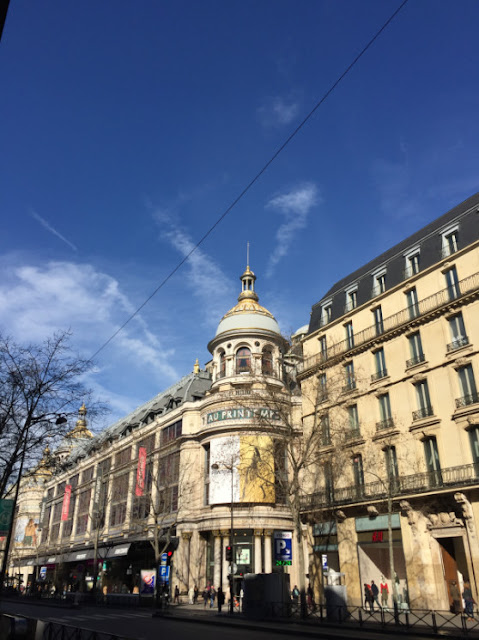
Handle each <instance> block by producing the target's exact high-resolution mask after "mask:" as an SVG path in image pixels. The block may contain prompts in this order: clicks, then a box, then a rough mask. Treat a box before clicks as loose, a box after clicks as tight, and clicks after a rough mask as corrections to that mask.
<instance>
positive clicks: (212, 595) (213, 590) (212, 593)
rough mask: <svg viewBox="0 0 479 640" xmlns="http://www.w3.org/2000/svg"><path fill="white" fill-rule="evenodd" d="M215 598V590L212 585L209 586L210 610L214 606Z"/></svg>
mask: <svg viewBox="0 0 479 640" xmlns="http://www.w3.org/2000/svg"><path fill="white" fill-rule="evenodd" d="M215 597H216V591H215V588H214V587H213V585H211V589H210V609H212V608H213V607H214V606H215Z"/></svg>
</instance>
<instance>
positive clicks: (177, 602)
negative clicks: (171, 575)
mask: <svg viewBox="0 0 479 640" xmlns="http://www.w3.org/2000/svg"><path fill="white" fill-rule="evenodd" d="M174 602H175V603H176V604H180V590H179V588H178V585H176V587H175V597H174Z"/></svg>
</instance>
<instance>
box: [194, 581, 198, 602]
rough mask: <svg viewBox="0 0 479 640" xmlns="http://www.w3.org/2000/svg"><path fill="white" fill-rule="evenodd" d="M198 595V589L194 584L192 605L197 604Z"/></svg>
mask: <svg viewBox="0 0 479 640" xmlns="http://www.w3.org/2000/svg"><path fill="white" fill-rule="evenodd" d="M198 595H199V589H198V587H197V585H196V584H195V588H194V589H193V604H198Z"/></svg>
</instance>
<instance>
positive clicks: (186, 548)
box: [180, 531, 192, 592]
mask: <svg viewBox="0 0 479 640" xmlns="http://www.w3.org/2000/svg"><path fill="white" fill-rule="evenodd" d="M191 536H192V532H191V531H182V532H181V540H182V545H181V546H182V547H183V553H182V554H181V555H182V558H181V559H182V562H183V565H186V581H184V582H183V584H184V585H185V586H186V591H187V592H188V591H189V589H190V559H191ZM180 573H181V575H184V572H183V571H181V572H180Z"/></svg>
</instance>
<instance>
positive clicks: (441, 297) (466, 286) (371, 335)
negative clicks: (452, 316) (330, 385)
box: [298, 273, 479, 374]
mask: <svg viewBox="0 0 479 640" xmlns="http://www.w3.org/2000/svg"><path fill="white" fill-rule="evenodd" d="M478 291H479V273H475V274H473V275H471V276H469V277H467V278H464V279H463V280H461V281H460V282H459V284H458V286H456V287H455V288H454V292H453V293H454V295H452V296H451V287H447V288H445V289H442V290H441V291H438V292H437V293H434V294H433V295H431V296H428V297H427V298H424V299H423V300H420V301H419V302H418V303H417V308H418V315H417V317H416V318H414V319H411V318H410V315H409V307H406V308H404V309H402V311H399V312H398V313H395V314H393V315H392V316H389V317H387V318H384V319H383V325H384V334H387V333H388V332H389V331H393V330H395V329H398V328H399V327H401V326H403V325H404V326H405V325H408V324H409V323H411V322H417V320H418V318H421V317H424V316H426V315H427V314H429V313H432V312H434V311H436V310H437V309H440V308H441V307H447V305H448V304H450V303H451V302H453V301H454V300H457V298H458V297H464V296H466V295H468V294H471V293H476V292H478ZM384 334H383V335H384ZM375 339H377V334H376V325H372V326H369V327H368V328H367V329H364V330H363V331H360V332H358V333H356V334H354V343H353V344H351V342H352V341H351V340H350V338H348V339H346V340H342V341H341V342H337V343H336V344H332V345H330V346H329V347H328V351H327V353H317V354H314V355H312V356H309V357H307V358H305V359H304V361H303V362H302V363H300V364H299V365H298V373H299V374H301V373H304V372H305V371H308V370H309V369H313V368H314V367H316V366H318V365H321V364H323V363H325V362H327V361H329V360H333V359H334V358H337V357H338V356H342V355H343V354H345V353H347V352H348V351H350V350H351V349H353V348H357V347H360V346H362V345H364V344H366V343H368V342H371V341H373V340H375Z"/></svg>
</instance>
